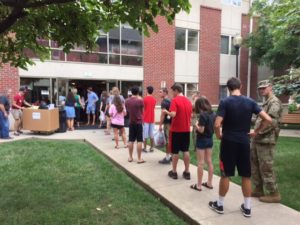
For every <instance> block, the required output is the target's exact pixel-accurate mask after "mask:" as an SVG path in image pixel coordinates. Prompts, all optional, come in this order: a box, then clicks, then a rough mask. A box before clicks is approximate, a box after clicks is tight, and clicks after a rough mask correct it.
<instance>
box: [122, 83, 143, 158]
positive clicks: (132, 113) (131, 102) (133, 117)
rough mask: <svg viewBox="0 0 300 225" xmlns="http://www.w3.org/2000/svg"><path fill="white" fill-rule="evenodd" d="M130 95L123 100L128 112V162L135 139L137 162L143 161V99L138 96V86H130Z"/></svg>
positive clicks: (131, 156)
mask: <svg viewBox="0 0 300 225" xmlns="http://www.w3.org/2000/svg"><path fill="white" fill-rule="evenodd" d="M131 93H132V96H131V97H130V98H128V99H127V100H126V102H125V106H126V109H127V110H128V112H129V142H128V149H129V158H128V162H132V161H133V145H134V142H135V141H137V155H138V161H137V163H144V162H145V161H144V160H143V159H142V144H143V108H144V102H143V99H142V98H140V97H139V96H138V94H139V87H137V86H134V87H132V88H131Z"/></svg>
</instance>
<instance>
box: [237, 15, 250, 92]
mask: <svg viewBox="0 0 300 225" xmlns="http://www.w3.org/2000/svg"><path fill="white" fill-rule="evenodd" d="M249 32H250V18H249V16H248V15H244V14H243V15H242V27H241V36H242V38H243V39H244V40H245V39H246V38H247V37H248V35H249ZM240 54H241V55H240V71H239V72H240V73H239V76H240V80H241V82H242V94H243V95H247V77H248V56H249V49H248V48H246V47H241V48H240Z"/></svg>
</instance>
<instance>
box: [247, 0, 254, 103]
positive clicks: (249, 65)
mask: <svg viewBox="0 0 300 225" xmlns="http://www.w3.org/2000/svg"><path fill="white" fill-rule="evenodd" d="M252 1H253V0H250V2H249V9H250V8H251V7H252ZM252 27H253V18H252V16H251V17H250V34H251V33H252V31H253V29H252ZM251 53H252V48H251V47H250V48H249V53H248V73H247V96H248V97H250V87H251V85H250V83H251Z"/></svg>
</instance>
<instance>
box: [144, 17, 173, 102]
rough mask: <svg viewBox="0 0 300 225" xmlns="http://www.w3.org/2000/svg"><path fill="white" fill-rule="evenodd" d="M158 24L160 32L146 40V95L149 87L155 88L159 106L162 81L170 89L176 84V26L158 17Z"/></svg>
mask: <svg viewBox="0 0 300 225" xmlns="http://www.w3.org/2000/svg"><path fill="white" fill-rule="evenodd" d="M156 23H157V24H158V26H159V32H158V33H154V32H151V36H150V37H149V38H147V37H145V38H144V94H145V93H146V87H147V86H149V85H151V86H153V87H154V97H156V100H157V104H159V103H160V102H161V99H160V98H159V95H158V90H159V89H160V87H161V81H166V87H167V88H168V89H170V87H171V86H172V85H173V83H174V70H175V65H174V64H175V25H174V24H173V25H169V24H168V22H167V21H166V19H165V18H163V17H158V18H157V19H156Z"/></svg>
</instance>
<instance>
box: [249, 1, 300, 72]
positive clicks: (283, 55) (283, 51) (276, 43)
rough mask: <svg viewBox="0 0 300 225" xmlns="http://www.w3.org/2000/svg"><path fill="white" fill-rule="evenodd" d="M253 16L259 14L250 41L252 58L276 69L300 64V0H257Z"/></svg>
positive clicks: (254, 3)
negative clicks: (255, 28) (271, 0)
mask: <svg viewBox="0 0 300 225" xmlns="http://www.w3.org/2000/svg"><path fill="white" fill-rule="evenodd" d="M251 15H252V16H254V17H256V16H258V18H257V19H258V28H257V30H256V31H255V32H253V33H252V34H251V35H250V36H249V38H248V40H247V44H248V46H249V47H252V58H253V59H254V60H255V61H256V62H257V63H259V64H266V65H269V66H271V67H272V68H275V69H281V68H288V67H290V66H292V65H293V66H295V67H300V0H274V1H273V2H272V3H270V1H269V0H256V1H254V2H253V6H252V9H251Z"/></svg>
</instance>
